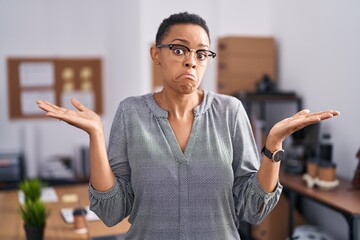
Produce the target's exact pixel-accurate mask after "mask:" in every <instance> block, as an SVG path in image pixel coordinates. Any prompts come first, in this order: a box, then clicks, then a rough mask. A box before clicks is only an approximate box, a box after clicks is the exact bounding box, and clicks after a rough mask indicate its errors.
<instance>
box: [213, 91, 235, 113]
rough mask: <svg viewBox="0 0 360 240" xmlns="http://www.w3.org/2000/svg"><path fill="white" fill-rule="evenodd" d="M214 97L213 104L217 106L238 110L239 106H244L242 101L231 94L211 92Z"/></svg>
mask: <svg viewBox="0 0 360 240" xmlns="http://www.w3.org/2000/svg"><path fill="white" fill-rule="evenodd" d="M209 95H210V96H211V98H212V104H213V105H214V107H216V108H223V109H229V110H234V111H237V110H238V109H239V107H242V104H241V101H240V100H239V99H237V98H236V97H233V96H230V95H224V94H220V93H214V92H209Z"/></svg>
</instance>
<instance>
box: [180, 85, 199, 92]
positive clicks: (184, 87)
mask: <svg viewBox="0 0 360 240" xmlns="http://www.w3.org/2000/svg"><path fill="white" fill-rule="evenodd" d="M197 89H198V88H197V87H196V86H194V85H192V84H183V85H181V86H180V91H181V92H182V93H184V94H190V93H193V92H195V91H196V90H197Z"/></svg>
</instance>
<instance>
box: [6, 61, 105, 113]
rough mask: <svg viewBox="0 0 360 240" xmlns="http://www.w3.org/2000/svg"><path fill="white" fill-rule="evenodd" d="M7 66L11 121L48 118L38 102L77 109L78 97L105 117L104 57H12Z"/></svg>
mask: <svg viewBox="0 0 360 240" xmlns="http://www.w3.org/2000/svg"><path fill="white" fill-rule="evenodd" d="M7 65H8V66H7V67H8V90H9V91H8V94H9V95H8V96H9V106H8V108H9V116H10V119H26V118H29V119H31V118H44V117H45V116H44V112H43V111H42V110H41V109H39V108H38V107H37V105H36V103H35V101H36V100H38V99H41V100H46V101H49V102H52V103H55V104H56V105H58V106H62V107H65V108H70V109H73V108H74V107H73V106H72V105H71V102H70V99H71V98H76V99H78V100H79V101H80V102H82V103H83V104H84V105H85V106H86V107H88V108H90V109H92V110H94V111H95V112H96V113H98V114H102V111H103V108H102V105H103V104H102V102H103V101H102V63H101V59H100V58H8V60H7Z"/></svg>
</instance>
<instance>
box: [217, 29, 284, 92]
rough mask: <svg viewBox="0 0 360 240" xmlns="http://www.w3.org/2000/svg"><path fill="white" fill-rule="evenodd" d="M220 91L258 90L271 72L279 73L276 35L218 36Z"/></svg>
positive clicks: (273, 74)
mask: <svg viewBox="0 0 360 240" xmlns="http://www.w3.org/2000/svg"><path fill="white" fill-rule="evenodd" d="M217 53H218V71H217V72H218V83H217V88H218V89H217V90H218V92H219V93H223V94H228V95H233V94H234V93H238V92H255V91H256V83H257V82H258V81H259V80H260V79H261V78H262V77H263V76H264V75H265V74H267V75H268V76H269V77H270V78H271V79H272V80H273V81H274V80H275V79H276V78H277V76H276V43H275V40H274V39H273V38H272V37H240V36H234V37H223V38H219V40H218V47H217Z"/></svg>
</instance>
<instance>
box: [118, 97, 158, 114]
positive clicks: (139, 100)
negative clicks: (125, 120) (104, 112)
mask: <svg viewBox="0 0 360 240" xmlns="http://www.w3.org/2000/svg"><path fill="white" fill-rule="evenodd" d="M149 95H151V94H150V93H149V94H145V95H140V96H131V97H127V98H125V99H124V100H122V101H121V102H120V104H119V109H121V110H122V111H127V110H135V109H138V110H139V109H142V108H146V101H145V99H146V98H147V97H149ZM119 109H118V110H119Z"/></svg>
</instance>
